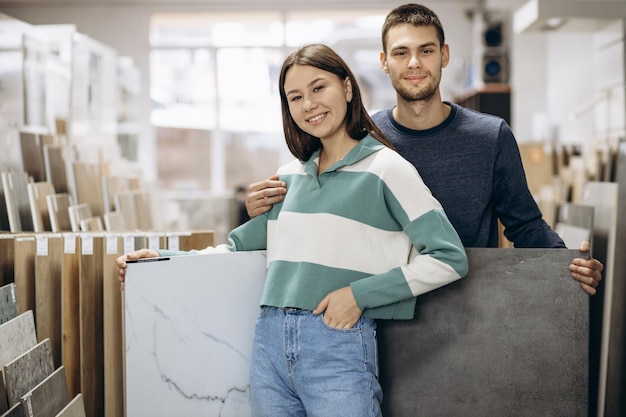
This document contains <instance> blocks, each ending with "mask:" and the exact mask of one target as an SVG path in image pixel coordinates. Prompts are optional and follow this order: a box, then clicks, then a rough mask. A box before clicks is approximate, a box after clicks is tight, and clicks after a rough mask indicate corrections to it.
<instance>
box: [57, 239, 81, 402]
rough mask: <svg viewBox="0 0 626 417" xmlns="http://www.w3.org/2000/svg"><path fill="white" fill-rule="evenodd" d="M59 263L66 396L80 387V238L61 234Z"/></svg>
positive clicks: (72, 393) (78, 390) (74, 393)
mask: <svg viewBox="0 0 626 417" xmlns="http://www.w3.org/2000/svg"><path fill="white" fill-rule="evenodd" d="M63 243H64V245H63V266H62V274H61V275H62V278H61V317H62V320H61V331H62V334H63V338H62V340H63V344H62V349H61V351H62V359H63V366H64V367H65V373H66V376H67V388H68V391H69V394H70V396H72V397H73V396H76V395H77V394H78V393H79V392H80V390H81V387H80V385H81V384H80V375H81V372H80V307H79V306H80V286H79V274H80V252H79V249H80V237H79V236H78V235H77V234H74V233H64V234H63Z"/></svg>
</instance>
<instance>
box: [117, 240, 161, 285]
mask: <svg viewBox="0 0 626 417" xmlns="http://www.w3.org/2000/svg"><path fill="white" fill-rule="evenodd" d="M159 256H161V255H160V254H159V252H157V251H155V250H152V249H139V250H136V251H132V252H128V253H126V254H124V255H122V256H120V257H119V258H117V260H116V261H115V262H116V263H117V267H118V268H119V280H120V282H121V283H122V284H121V286H120V289H122V290H123V289H124V280H125V277H126V267H127V266H128V265H127V264H126V261H136V260H137V259H141V258H157V257H159Z"/></svg>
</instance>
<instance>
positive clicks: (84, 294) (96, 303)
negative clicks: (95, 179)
mask: <svg viewBox="0 0 626 417" xmlns="http://www.w3.org/2000/svg"><path fill="white" fill-rule="evenodd" d="M103 259H104V237H103V236H102V235H91V234H84V235H81V236H80V277H79V287H80V288H79V293H80V306H79V308H80V358H81V392H82V394H83V400H84V402H85V410H86V412H87V414H88V415H89V416H94V417H101V416H103V415H104V354H103V353H104V352H103V351H104V340H103V337H104V336H103V334H104V329H103V311H104V310H103Z"/></svg>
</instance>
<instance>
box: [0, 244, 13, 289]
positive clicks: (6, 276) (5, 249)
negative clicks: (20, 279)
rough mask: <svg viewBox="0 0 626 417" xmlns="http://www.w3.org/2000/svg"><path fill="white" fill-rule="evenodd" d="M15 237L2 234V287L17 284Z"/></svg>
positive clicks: (0, 257) (0, 275)
mask: <svg viewBox="0 0 626 417" xmlns="http://www.w3.org/2000/svg"><path fill="white" fill-rule="evenodd" d="M14 239H15V235H13V234H11V233H0V253H1V254H2V256H0V285H7V284H11V283H13V282H15V243H14V242H13V241H14Z"/></svg>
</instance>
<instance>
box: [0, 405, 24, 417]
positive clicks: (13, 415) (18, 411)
mask: <svg viewBox="0 0 626 417" xmlns="http://www.w3.org/2000/svg"><path fill="white" fill-rule="evenodd" d="M0 417H28V414H26V412H25V411H24V408H23V406H22V403H21V402H19V403H17V404H15V405H14V406H13V407H11V409H10V410H8V411H6V412H5V413H3V414H1V415H0Z"/></svg>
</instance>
